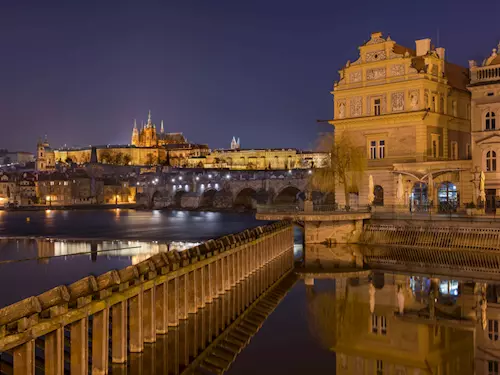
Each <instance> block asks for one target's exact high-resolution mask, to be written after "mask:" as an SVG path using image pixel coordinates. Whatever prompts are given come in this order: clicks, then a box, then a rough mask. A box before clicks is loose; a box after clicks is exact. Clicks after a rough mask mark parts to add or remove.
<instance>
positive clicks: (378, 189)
mask: <svg viewBox="0 0 500 375" xmlns="http://www.w3.org/2000/svg"><path fill="white" fill-rule="evenodd" d="M373 196H374V198H373V205H374V206H383V205H384V188H383V187H382V186H380V185H375V186H374V187H373Z"/></svg>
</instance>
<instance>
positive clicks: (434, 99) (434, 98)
mask: <svg viewBox="0 0 500 375" xmlns="http://www.w3.org/2000/svg"><path fill="white" fill-rule="evenodd" d="M431 111H432V112H436V97H435V96H434V95H433V96H432V107H431Z"/></svg>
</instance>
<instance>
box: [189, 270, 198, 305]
mask: <svg viewBox="0 0 500 375" xmlns="http://www.w3.org/2000/svg"><path fill="white" fill-rule="evenodd" d="M197 276H198V275H197V273H196V270H193V271H191V272H189V273H188V275H187V279H188V281H187V313H188V314H194V313H196V311H197V306H196V301H197V298H196V284H197V282H196V279H197Z"/></svg>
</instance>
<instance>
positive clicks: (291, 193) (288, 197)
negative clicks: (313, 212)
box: [274, 186, 300, 205]
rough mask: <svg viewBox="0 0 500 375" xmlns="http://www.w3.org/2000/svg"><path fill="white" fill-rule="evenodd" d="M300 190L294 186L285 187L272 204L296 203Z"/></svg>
mask: <svg viewBox="0 0 500 375" xmlns="http://www.w3.org/2000/svg"><path fill="white" fill-rule="evenodd" d="M299 194H300V190H299V189H298V188H296V187H295V186H287V187H286V188H284V189H283V190H281V191H280V192H279V193H278V195H277V196H276V198H274V204H283V205H285V204H293V203H295V202H297V201H298V199H299V198H298V195H299Z"/></svg>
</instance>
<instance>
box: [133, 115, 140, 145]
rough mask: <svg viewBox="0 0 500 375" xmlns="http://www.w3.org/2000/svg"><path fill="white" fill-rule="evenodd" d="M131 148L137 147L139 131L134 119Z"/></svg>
mask: <svg viewBox="0 0 500 375" xmlns="http://www.w3.org/2000/svg"><path fill="white" fill-rule="evenodd" d="M131 144H132V146H139V130H138V129H137V121H136V120H135V119H134V129H133V130H132V142H131Z"/></svg>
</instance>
